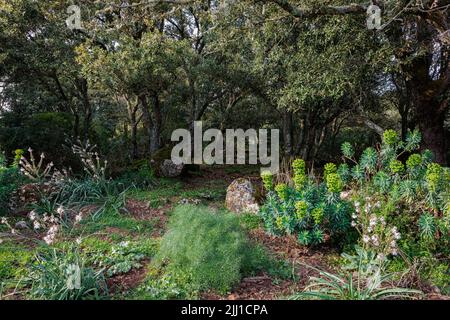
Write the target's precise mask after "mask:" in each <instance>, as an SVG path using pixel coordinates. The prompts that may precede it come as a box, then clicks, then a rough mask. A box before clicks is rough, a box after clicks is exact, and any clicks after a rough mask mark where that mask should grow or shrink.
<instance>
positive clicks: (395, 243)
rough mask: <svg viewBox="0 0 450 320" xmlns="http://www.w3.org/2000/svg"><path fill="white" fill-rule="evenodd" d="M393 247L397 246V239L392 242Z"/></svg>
mask: <svg viewBox="0 0 450 320" xmlns="http://www.w3.org/2000/svg"><path fill="white" fill-rule="evenodd" d="M390 246H391V248H395V247H397V242H396V241H395V240H392V241H391V243H390Z"/></svg>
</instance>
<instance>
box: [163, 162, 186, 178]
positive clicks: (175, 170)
mask: <svg viewBox="0 0 450 320" xmlns="http://www.w3.org/2000/svg"><path fill="white" fill-rule="evenodd" d="M183 168H184V165H183V164H175V163H173V162H172V160H169V159H166V160H164V161H163V162H162V163H161V166H160V168H159V169H160V171H161V175H162V176H163V177H166V178H174V177H178V176H180V175H181V173H182V172H183Z"/></svg>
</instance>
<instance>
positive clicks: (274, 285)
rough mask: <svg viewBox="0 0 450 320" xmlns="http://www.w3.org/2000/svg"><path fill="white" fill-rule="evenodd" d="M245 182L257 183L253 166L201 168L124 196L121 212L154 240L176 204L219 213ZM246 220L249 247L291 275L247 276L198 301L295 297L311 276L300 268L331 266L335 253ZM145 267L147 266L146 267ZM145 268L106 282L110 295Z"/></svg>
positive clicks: (130, 284) (138, 278) (133, 284)
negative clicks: (236, 183)
mask: <svg viewBox="0 0 450 320" xmlns="http://www.w3.org/2000/svg"><path fill="white" fill-rule="evenodd" d="M240 177H245V178H248V179H250V180H252V181H256V182H257V181H258V180H259V171H258V170H256V171H255V168H254V167H246V166H233V167H216V168H202V170H201V171H200V172H198V173H195V174H193V175H190V176H189V177H183V178H180V179H173V180H171V181H170V183H169V184H167V185H164V186H160V187H157V188H155V189H153V190H150V191H142V190H141V191H138V192H136V193H133V194H131V195H130V199H129V200H128V203H127V211H128V212H129V213H130V215H131V216H132V217H133V219H136V220H137V221H151V222H152V226H153V231H152V233H151V236H152V237H160V236H162V235H163V234H164V232H165V227H166V223H167V220H168V217H169V216H170V212H171V210H172V209H173V207H174V206H176V205H178V204H180V203H196V204H202V205H206V206H208V207H211V208H212V209H222V208H224V207H225V206H224V204H225V196H226V189H227V187H228V185H229V184H230V183H231V182H232V181H233V180H234V179H237V178H240ZM247 218H248V215H246V216H243V217H242V221H243V225H244V226H245V227H246V230H247V232H248V236H249V238H250V239H251V241H252V242H254V243H257V244H260V245H262V246H264V247H265V248H266V249H267V251H268V252H269V253H270V254H271V255H273V256H274V257H276V258H277V259H282V260H284V261H286V263H288V264H289V265H290V266H291V267H292V276H291V277H290V278H289V279H279V278H277V277H273V276H270V275H268V274H267V273H261V274H258V275H256V276H253V277H246V278H243V279H242V281H241V283H240V284H239V285H238V286H236V287H235V288H234V289H233V290H232V291H231V292H229V293H227V294H219V293H216V292H204V293H202V294H201V296H200V298H201V299H207V300H208V299H227V300H240V299H246V300H252V299H256V300H260V299H280V298H283V297H287V296H289V295H291V294H293V293H295V292H299V291H301V290H302V289H303V288H304V287H305V286H306V283H307V282H308V279H309V276H311V275H312V274H314V273H316V272H315V271H314V270H311V269H309V268H306V267H303V268H302V267H300V264H306V265H309V266H313V267H317V268H320V269H322V270H330V269H333V265H335V266H337V259H339V254H338V253H337V252H336V251H334V250H332V249H324V248H321V249H320V250H313V249H310V248H307V247H305V246H301V245H300V244H298V242H297V240H296V239H295V238H294V237H286V236H285V237H274V236H270V235H268V234H267V233H265V232H264V230H263V228H262V223H261V221H260V220H259V219H256V220H255V219H254V218H252V217H250V219H248V220H250V222H248V223H246V221H245V220H246V219H247ZM108 231H109V232H113V233H119V234H122V235H123V233H127V232H131V234H132V231H130V230H126V229H120V228H119V229H113V230H111V229H109V230H108ZM148 263H150V261H149V262H148ZM146 272H147V270H146V266H145V265H144V266H143V267H142V268H140V269H133V270H131V271H130V272H129V273H127V274H124V275H119V276H116V277H113V278H111V279H109V281H108V282H109V285H110V290H111V291H112V292H115V293H121V294H125V295H126V294H127V292H129V291H130V290H131V291H132V289H133V288H137V287H138V286H139V285H140V284H141V283H142V281H143V280H144V279H145V275H146Z"/></svg>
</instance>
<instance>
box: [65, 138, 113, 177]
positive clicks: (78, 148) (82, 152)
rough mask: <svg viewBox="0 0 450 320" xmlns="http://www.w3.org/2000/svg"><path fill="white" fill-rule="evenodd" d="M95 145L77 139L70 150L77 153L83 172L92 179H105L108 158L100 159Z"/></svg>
mask: <svg viewBox="0 0 450 320" xmlns="http://www.w3.org/2000/svg"><path fill="white" fill-rule="evenodd" d="M96 148H97V146H96V145H91V144H90V142H89V140H88V141H87V142H86V143H82V142H81V141H77V143H74V144H73V145H72V152H73V153H74V154H75V155H77V156H78V157H79V158H80V160H81V163H82V164H83V170H84V172H85V173H86V174H87V175H88V176H89V177H91V178H92V179H94V180H106V167H107V165H108V160H101V159H100V155H99V153H98V152H97V151H95V150H96Z"/></svg>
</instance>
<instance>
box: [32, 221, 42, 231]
mask: <svg viewBox="0 0 450 320" xmlns="http://www.w3.org/2000/svg"><path fill="white" fill-rule="evenodd" d="M33 228H34V230H39V229H40V228H41V224H40V223H39V222H37V221H34V222H33Z"/></svg>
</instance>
